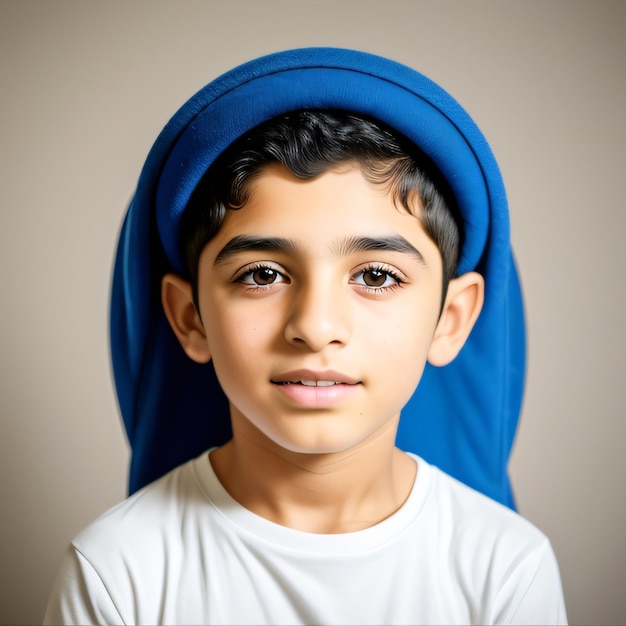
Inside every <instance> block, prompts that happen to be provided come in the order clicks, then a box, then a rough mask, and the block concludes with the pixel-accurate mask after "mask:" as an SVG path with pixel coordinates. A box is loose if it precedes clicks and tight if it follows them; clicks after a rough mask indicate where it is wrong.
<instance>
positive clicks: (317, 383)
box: [300, 380, 339, 387]
mask: <svg viewBox="0 0 626 626" xmlns="http://www.w3.org/2000/svg"><path fill="white" fill-rule="evenodd" d="M300 384H301V385H306V386H307V387H331V386H332V385H338V384H339V383H336V382H335V381H333V380H301V381H300Z"/></svg>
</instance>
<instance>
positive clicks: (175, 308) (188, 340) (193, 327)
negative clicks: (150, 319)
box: [161, 274, 211, 363]
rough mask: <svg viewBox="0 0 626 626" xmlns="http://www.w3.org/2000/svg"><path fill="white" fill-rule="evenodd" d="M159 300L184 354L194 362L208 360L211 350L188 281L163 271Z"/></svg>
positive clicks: (206, 361) (205, 361)
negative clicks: (164, 273)
mask: <svg viewBox="0 0 626 626" xmlns="http://www.w3.org/2000/svg"><path fill="white" fill-rule="evenodd" d="M161 302H162V304H163V310H164V311H165V316H166V317H167V321H168V322H169V323H170V326H171V327H172V330H173V331H174V334H175V335H176V337H177V338H178V341H179V342H180V345H181V346H182V347H183V350H184V351H185V353H186V354H187V356H188V357H189V358H190V359H192V360H193V361H195V362H196V363H208V361H210V359H211V352H210V351H209V344H208V342H207V338H206V333H205V331H204V325H203V324H202V320H201V318H200V314H199V313H198V310H197V309H196V305H195V304H194V302H193V295H192V289H191V285H190V283H189V282H188V281H186V280H183V279H182V278H181V277H180V276H177V275H176V274H166V275H165V276H164V277H163V280H162V281H161Z"/></svg>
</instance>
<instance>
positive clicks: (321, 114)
mask: <svg viewBox="0 0 626 626" xmlns="http://www.w3.org/2000/svg"><path fill="white" fill-rule="evenodd" d="M348 161H356V162H357V163H359V165H360V167H361V170H362V172H363V175H364V176H365V177H366V178H367V179H368V180H369V181H371V182H373V183H376V184H381V185H388V186H389V189H390V191H391V193H392V194H393V195H394V198H395V200H396V202H399V203H400V204H401V205H402V206H403V207H404V208H405V209H406V210H407V211H409V212H410V213H414V208H412V207H414V206H415V203H416V198H415V194H416V193H417V195H418V197H419V200H420V201H421V204H422V211H421V216H420V219H421V220H422V223H423V224H424V228H425V230H426V232H427V234H428V235H429V237H430V238H431V239H432V240H433V241H434V243H435V244H436V245H437V247H438V248H439V251H440V253H441V258H442V265H443V295H442V298H445V294H446V291H447V286H448V282H449V281H450V279H452V278H454V276H455V274H456V270H457V265H458V261H459V255H460V249H461V245H462V221H461V219H460V217H459V213H458V210H457V208H456V204H455V202H454V198H453V196H452V194H451V193H450V191H449V188H448V185H447V183H446V181H445V179H444V178H443V177H442V176H441V174H440V173H439V171H438V170H437V168H436V167H435V166H434V165H433V164H432V162H431V161H430V160H429V159H428V158H427V157H426V156H425V155H424V154H423V153H421V152H420V151H419V150H417V148H416V147H415V146H414V145H413V144H412V143H410V142H409V141H408V140H406V139H404V138H403V137H401V136H400V135H398V134H397V133H395V132H393V131H390V130H389V129H387V128H386V127H384V126H383V125H382V124H380V123H379V122H375V121H373V120H370V119H367V118H364V117H361V116H357V115H355V114H352V113H346V112H343V111H296V112H292V113H288V114H285V115H282V116H280V117H278V118H275V119H273V120H270V121H269V122H265V123H264V124H261V125H260V126H258V127H256V128H255V129H253V130H252V131H250V132H249V133H248V134H247V135H244V136H243V137H241V138H240V139H238V140H237V141H235V142H234V143H233V144H232V145H231V146H230V147H229V148H228V149H227V150H226V151H224V153H223V154H222V155H221V156H220V157H219V158H218V159H217V160H216V161H215V163H214V164H213V165H212V166H211V167H210V168H209V170H208V172H207V173H206V174H205V175H204V177H203V178H202V179H201V181H200V182H199V184H198V186H197V187H196V189H195V190H194V192H193V194H192V196H191V198H190V200H189V203H188V205H187V207H186V209H185V212H184V213H183V217H182V221H181V231H180V248H181V254H182V257H183V259H184V260H185V263H186V266H187V271H188V274H189V278H190V280H191V283H192V288H193V292H194V299H195V301H196V303H197V279H198V275H197V274H198V261H199V258H200V254H201V252H202V250H203V249H204V247H205V245H206V244H207V243H208V242H209V241H210V240H211V239H212V238H213V237H214V236H215V235H216V233H217V231H218V230H219V228H220V226H221V225H222V221H223V219H224V216H225V215H226V211H227V210H237V209H239V208H241V207H243V206H244V205H245V203H246V201H247V199H248V194H249V188H250V182H251V181H252V180H253V179H254V178H255V177H256V176H258V175H259V174H260V173H261V172H262V170H263V167H264V166H265V165H267V164H268V163H280V164H282V165H283V166H285V167H286V168H287V169H289V170H290V171H291V172H292V173H293V174H294V175H295V176H297V177H299V178H303V179H307V178H313V177H315V176H317V175H318V174H321V173H323V172H324V171H326V170H327V169H329V168H330V167H332V166H334V165H337V164H340V163H345V162H348Z"/></svg>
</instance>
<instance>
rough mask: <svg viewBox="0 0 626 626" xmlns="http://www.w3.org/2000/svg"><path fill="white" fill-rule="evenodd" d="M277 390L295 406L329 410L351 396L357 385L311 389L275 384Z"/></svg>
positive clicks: (305, 386) (306, 386) (296, 385)
mask: <svg viewBox="0 0 626 626" xmlns="http://www.w3.org/2000/svg"><path fill="white" fill-rule="evenodd" d="M276 387H277V389H278V390H279V391H280V392H281V393H282V394H283V395H285V396H287V398H289V399H290V400H291V401H292V402H294V403H295V404H297V405H299V406H301V407H305V408H311V409H329V408H332V407H334V406H336V405H337V404H339V403H341V402H343V401H344V400H345V399H346V398H348V397H349V396H351V395H352V394H353V393H354V392H355V391H356V389H357V388H358V387H359V385H358V384H357V385H348V384H343V383H341V384H339V385H330V386H328V387H312V386H309V385H298V384H288V385H280V384H276Z"/></svg>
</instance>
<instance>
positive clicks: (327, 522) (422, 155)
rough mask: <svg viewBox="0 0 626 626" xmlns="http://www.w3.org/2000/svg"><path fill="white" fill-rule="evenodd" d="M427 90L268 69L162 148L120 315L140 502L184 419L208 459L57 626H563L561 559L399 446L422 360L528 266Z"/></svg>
mask: <svg viewBox="0 0 626 626" xmlns="http://www.w3.org/2000/svg"><path fill="white" fill-rule="evenodd" d="M408 72H410V71H409V70H407V69H406V68H401V67H398V66H396V65H395V64H391V63H389V62H387V61H385V60H379V59H376V58H374V57H370V56H368V55H361V54H359V53H353V52H350V51H336V50H305V51H293V52H290V53H283V54H278V55H273V56H271V57H267V58H265V59H260V60H258V61H256V62H252V63H251V64H249V65H247V66H245V67H244V68H243V69H238V70H235V71H234V72H233V73H230V74H228V75H226V76H225V77H223V78H222V79H220V80H219V81H218V82H216V83H214V84H213V85H210V86H209V87H208V88H207V90H205V91H204V92H202V93H203V95H202V96H196V98H195V99H192V100H191V101H190V104H188V105H187V108H183V109H181V111H180V112H179V113H178V114H177V116H176V117H175V119H176V120H177V121H176V122H175V123H174V124H173V125H170V126H169V127H168V128H166V130H165V131H164V134H162V136H161V137H160V138H159V140H158V141H157V144H155V150H156V152H153V153H152V156H151V157H149V159H148V162H147V165H146V168H145V169H144V172H143V174H142V180H141V181H140V185H139V189H138V194H137V196H136V198H135V201H134V205H133V207H131V209H130V211H129V216H128V217H127V221H126V224H125V229H124V232H123V233H122V237H121V245H120V248H121V249H122V253H121V257H120V256H118V265H117V268H116V278H115V282H114V294H113V318H112V321H113V328H112V333H113V350H114V355H113V356H114V367H115V370H116V383H117V385H118V394H119V395H120V404H121V406H122V411H123V413H124V417H125V419H126V421H127V428H128V431H129V436H130V438H131V442H132V444H133V447H134V450H133V455H134V458H133V468H132V470H131V489H133V490H134V489H135V488H137V487H140V486H142V484H145V483H146V482H148V481H149V480H151V479H152V478H156V477H157V476H158V475H161V474H163V473H164V467H165V466H166V465H167V464H169V465H176V464H177V461H178V460H179V459H176V454H178V453H179V452H178V450H179V449H180V446H181V444H180V441H181V439H178V440H172V438H175V437H176V436H180V435H179V433H180V432H183V433H186V437H187V438H188V433H189V432H193V428H195V426H193V425H192V426H189V423H188V422H189V416H190V415H192V416H194V417H193V420H197V421H198V422H199V423H201V424H202V426H201V427H200V430H198V431H197V432H206V429H207V428H208V429H209V431H211V432H210V433H209V435H210V436H208V437H203V439H202V441H200V445H202V447H203V448H210V449H209V450H208V451H204V452H202V454H200V453H198V455H197V456H196V457H195V458H193V459H192V460H190V461H187V459H188V458H189V456H188V453H189V452H188V451H189V450H192V449H193V445H194V444H195V442H192V445H191V446H187V452H186V453H181V454H186V455H187V459H183V460H185V461H187V462H186V463H184V464H183V465H182V466H179V467H178V468H177V469H174V470H172V471H169V472H168V473H166V474H165V476H162V477H160V478H158V479H157V480H156V481H155V482H152V483H151V484H149V485H148V486H147V487H144V488H142V489H140V490H139V491H138V492H137V493H136V494H134V495H133V496H131V497H130V498H129V499H128V500H127V501H126V502H124V503H122V504H121V505H119V506H118V507H116V508H115V509H113V510H112V511H110V512H109V513H107V514H106V515H105V516H104V517H102V518H101V519H100V520H98V521H97V522H95V523H94V524H93V525H92V526H90V527H89V528H88V529H87V530H86V531H84V532H83V533H82V534H81V535H80V536H79V537H78V538H77V539H76V540H75V541H74V542H73V545H72V547H71V549H70V551H69V553H68V556H67V558H66V561H65V563H64V569H63V573H62V576H61V577H60V579H59V581H60V582H59V585H58V588H57V590H55V592H54V594H53V597H52V599H51V603H50V606H49V609H48V614H47V617H46V620H47V621H49V622H51V623H52V622H57V623H61V622H74V623H120V624H122V623H123V624H127V623H151V624H153V623H185V624H191V623H222V624H223V623H248V624H249V623H269V624H278V623H289V624H293V623H307V624H314V623H315V624H321V623H328V624H355V623H380V624H382V623H384V624H392V623H405V624H417V623H431V624H432V623H446V624H449V623H463V624H465V623H479V624H485V623H564V622H565V610H564V606H563V600H562V594H561V588H560V580H559V574H558V568H557V566H556V562H555V559H554V555H553V553H552V550H551V548H550V545H549V543H548V541H547V540H546V539H545V537H543V535H541V533H540V532H539V531H537V530H536V529H535V528H533V527H532V526H531V525H530V524H528V523H527V522H525V521H524V520H522V519H521V518H520V517H519V516H517V514H515V513H513V512H512V511H510V510H509V509H507V508H505V507H503V506H501V505H500V504H497V503H496V502H494V501H492V500H490V499H488V498H486V497H485V496H483V495H479V494H478V493H477V492H476V491H474V490H472V489H470V488H468V487H466V486H464V485H462V484H461V483H458V482H457V481H456V480H454V479H452V478H451V477H449V476H447V475H446V474H444V473H443V472H441V471H440V470H438V469H437V468H436V467H435V466H433V465H430V464H429V463H427V462H426V461H425V460H424V459H422V458H421V457H418V456H417V455H415V454H411V453H408V454H407V453H405V452H402V451H400V449H398V448H396V447H395V445H394V444H395V441H396V437H397V431H398V426H399V420H400V411H401V410H402V409H403V407H404V406H405V405H407V403H410V402H411V401H412V398H413V396H414V390H415V388H416V386H417V385H418V383H420V388H422V385H423V384H424V380H422V381H421V382H420V379H421V378H422V372H423V371H424V368H425V366H426V363H427V361H428V362H429V363H430V364H431V365H434V366H447V364H448V363H451V362H452V361H453V360H454V359H455V357H457V355H458V354H459V352H460V351H461V350H462V349H463V348H464V345H465V344H467V346H466V347H465V348H464V349H465V350H467V347H470V348H471V347H472V341H474V343H475V342H476V337H478V339H479V345H482V344H481V341H480V340H481V338H483V337H484V336H485V335H488V334H489V333H493V332H494V328H493V327H489V328H486V327H485V326H484V324H485V321H484V320H485V319H487V320H489V319H496V320H500V314H502V313H503V311H505V310H506V307H503V305H502V301H503V298H502V297H500V299H498V297H497V296H494V294H493V290H494V286H493V285H494V284H495V285H496V287H497V286H498V275H497V272H494V269H493V268H494V266H496V267H497V269H499V270H500V271H501V272H502V269H503V268H502V267H500V266H499V265H498V263H497V261H499V262H500V263H502V258H499V259H497V258H495V259H494V252H493V250H494V249H496V250H497V249H498V246H499V245H503V246H504V250H505V255H504V258H505V259H506V260H507V261H509V260H510V259H509V256H508V254H506V253H508V249H506V245H504V244H503V243H502V242H503V240H504V239H506V237H504V236H503V235H502V232H501V230H500V229H501V224H502V222H501V221H500V222H499V221H498V220H499V219H500V220H501V215H498V214H497V211H495V210H494V208H493V207H495V206H497V205H498V202H501V201H502V200H501V198H498V194H497V184H496V183H494V182H493V179H494V177H495V178H496V179H497V176H495V174H494V173H493V171H489V168H488V167H485V163H486V162H488V156H485V154H486V153H485V152H484V150H485V148H484V146H483V145H482V144H481V143H480V138H476V137H474V140H473V143H472V145H471V148H472V149H471V150H468V146H467V145H465V146H464V147H463V146H462V145H461V143H460V142H459V141H458V137H457V135H458V134H459V131H458V129H457V128H458V124H459V120H462V121H463V123H465V124H467V120H466V119H465V117H463V116H464V114H462V113H459V112H458V111H457V110H456V109H455V107H451V109H450V110H449V111H448V112H449V113H451V115H452V116H453V117H452V118H450V117H449V116H446V117H445V119H443V120H442V119H438V120H437V124H436V125H435V124H433V119H434V118H433V113H432V111H427V110H424V109H423V108H422V110H419V109H420V107H422V105H421V104H416V102H417V101H418V100H419V102H423V98H424V94H421V95H420V97H419V98H418V97H417V94H415V93H413V94H411V95H410V96H407V94H406V85H404V87H403V88H402V89H398V84H399V83H403V82H405V81H407V80H408V81H415V80H419V81H422V80H423V79H422V77H419V79H417V78H415V76H414V75H413V74H410V77H409V78H407V77H408V76H409V73H408ZM392 79H393V80H395V81H396V83H395V84H394V85H393V86H391V85H390V83H391V82H392ZM365 87H370V89H364V88H365ZM372 88H373V89H372ZM429 88H430V89H432V86H430V85H429ZM437 95H438V96H439V97H441V94H440V93H439V92H437ZM252 96H254V97H253V98H252ZM405 97H408V98H409V102H410V104H411V110H419V115H417V114H409V115H408V117H406V116H405V108H404V107H403V105H404V104H405V103H404V99H405ZM389 98H392V99H393V100H394V101H393V106H391V107H390V106H389V104H388V102H389ZM435 100H436V99H435ZM372 103H373V104H372ZM443 108H445V107H443ZM394 110H400V111H402V113H400V114H398V115H396V114H395V113H394ZM446 120H447V121H446ZM450 121H452V122H453V123H452V124H450ZM446 124H450V128H448V127H447V126H446ZM455 124H457V126H456V127H455ZM434 126H437V129H435V130H433V128H434ZM441 126H444V127H445V128H446V130H444V131H443V132H441V131H440V130H439V129H440V127H441ZM415 128H418V129H419V131H415ZM454 133H456V135H455V134H454ZM435 135H437V137H439V139H438V141H439V144H438V146H434V145H433V142H434V141H435V139H434V137H435ZM441 137H443V139H442V138H441ZM481 151H483V153H482V155H481ZM476 154H478V155H479V157H478V159H479V161H481V159H482V161H481V162H480V165H481V168H479V169H480V176H479V175H475V176H474V175H472V176H470V175H468V173H467V170H468V169H471V168H472V167H473V168H474V169H475V168H476V163H475V161H474V165H470V163H471V159H475V155H476ZM157 155H158V156H157ZM466 165H467V167H465V166H466ZM485 178H487V179H489V180H488V182H487V184H486V187H487V191H486V190H485V182H484V179H485ZM476 181H478V182H476ZM480 185H483V187H482V188H481V187H480ZM481 206H482V208H481ZM484 206H490V207H491V208H490V211H491V212H492V213H496V214H490V215H489V219H488V220H484V221H488V222H489V225H488V228H487V229H484V228H483V231H482V235H481V234H480V232H481V225H480V223H481V218H480V211H481V210H483V211H484ZM151 224H152V225H153V226H152V228H151V227H150V225H151ZM499 224H500V225H499ZM137 232H140V236H139V237H137V236H135V233H137ZM486 233H488V237H487V234H486ZM142 237H143V238H142ZM148 237H150V238H149V239H148ZM142 241H143V243H142ZM146 241H148V244H146ZM142 246H143V247H142ZM498 254H499V253H498ZM498 254H496V257H497V256H498ZM120 259H121V260H120ZM146 259H148V260H149V266H150V271H148V272H146V271H145V269H146V266H145V265H143V266H142V263H145V262H146ZM131 261H132V262H131ZM137 268H139V269H137ZM476 268H478V269H480V270H481V271H480V272H478V271H475V270H476ZM505 268H507V269H508V268H509V266H508V265H505ZM146 273H147V274H148V276H147V278H146ZM503 273H504V274H506V273H507V272H503ZM492 278H493V279H492ZM491 279H492V280H491ZM122 284H123V285H124V286H125V290H122V289H121V287H120V285H122ZM138 285H142V286H143V287H142V289H143V291H141V290H139V289H137V286H138ZM146 285H148V287H149V288H146ZM507 285H508V283H506V282H504V281H502V279H500V285H499V286H500V287H501V289H500V290H501V291H504V290H505V287H507ZM490 286H491V287H490ZM132 287H134V288H135V289H134V291H139V292H140V295H139V296H138V295H137V294H136V293H133V289H132ZM507 288H508V287H507ZM490 289H491V291H490ZM122 291H123V292H124V296H123V298H120V293H121V292H122ZM155 293H158V294H159V295H160V305H158V303H156V302H155V301H154V300H151V299H150V298H151V297H154V295H155ZM146 294H147V295H146ZM122 299H123V300H124V307H125V308H120V307H118V308H116V302H118V300H120V301H121V300H122ZM129 301H130V303H129ZM483 304H484V306H483ZM507 306H509V307H512V308H514V306H513V305H511V304H510V303H508V304H507ZM120 310H122V311H123V312H124V315H122V313H120ZM494 311H495V313H494ZM137 320H139V322H137ZM165 320H167V325H166V323H165ZM131 322H135V323H138V326H137V327H135V326H134V325H133V323H131ZM480 323H482V324H483V326H482V327H481V326H480ZM119 326H123V332H124V333H127V337H131V339H128V338H127V339H126V340H125V341H122V339H120V336H121V333H122V331H120V330H119ZM475 327H476V329H475ZM476 330H478V334H476ZM496 331H497V328H496ZM495 334H496V339H497V332H495ZM137 335H139V336H140V337H139V340H138V339H137ZM470 336H471V337H472V340H471V341H470V340H469V339H468V338H469V337H470ZM505 337H508V335H506V333H505ZM174 342H176V343H174ZM121 344H123V346H124V349H123V350H122V348H120V345H121ZM178 346H180V347H182V351H181V350H180V349H179V347H178ZM485 352H488V350H487V349H485ZM122 355H124V358H125V359H126V360H127V361H128V362H127V363H126V362H125V361H124V359H123V358H122ZM181 356H184V358H185V359H186V360H185V361H182V360H181V361H177V360H176V359H179V358H180V357H181ZM483 356H484V355H483V354H482V353H481V355H480V358H483ZM464 358H466V357H464ZM495 362H496V363H499V361H497V360H496V361H495ZM137 363H139V364H140V365H139V366H138V365H137ZM182 363H185V365H184V366H183V365H182ZM208 364H210V365H211V367H213V368H214V373H215V376H216V377H217V380H219V384H220V387H221V389H222V390H223V393H224V396H225V398H226V399H227V403H228V415H229V425H230V427H231V429H232V431H231V432H230V433H225V432H224V431H222V432H218V429H219V428H222V425H221V424H219V423H218V424H216V423H215V422H219V420H220V419H221V418H220V417H219V416H221V415H222V411H221V407H219V406H217V407H215V406H212V404H213V403H214V402H215V400H214V393H213V389H212V388H211V385H212V382H211V379H210V376H212V375H213V370H208V369H207V365H208ZM182 367H184V368H185V369H184V370H181V369H180V368H182ZM142 368H145V369H142ZM137 371H139V372H140V375H139V376H137V375H135V376H134V377H133V376H132V375H131V374H132V373H133V372H137ZM145 371H148V374H146V373H145ZM439 371H441V372H444V371H446V368H443V369H441V370H438V371H437V373H439ZM453 374H454V372H453ZM500 374H501V375H502V372H500ZM440 379H442V378H441V377H440ZM128 380H131V381H132V383H133V384H132V385H131V384H130V383H129V382H128ZM155 380H158V381H160V383H161V384H160V385H157V386H156V387H153V385H154V384H155ZM148 382H150V384H149V385H148ZM426 382H428V381H426ZM499 384H502V383H499ZM456 390H457V389H456V388H452V392H454V391H456ZM480 391H481V390H475V393H476V395H480ZM452 392H451V391H450V390H448V394H450V393H452ZM433 395H435V396H436V395H437V392H435V393H434V394H433ZM157 404H158V406H155V405H157ZM137 405H139V407H140V408H139V409H138V408H136V407H137ZM129 407H132V408H129ZM129 411H130V414H132V418H129V417H127V416H128V415H129ZM133 411H134V412H133ZM216 416H217V417H216ZM421 419H423V420H424V421H431V420H435V419H438V414H436V413H435V412H429V413H428V414H427V416H426V417H422V418H421ZM448 419H452V421H451V422H450V423H453V421H454V420H455V419H458V420H460V419H462V418H461V417H456V416H452V418H450V417H448ZM193 420H192V421H193ZM500 421H503V420H502V417H500ZM155 424H156V425H157V426H158V428H157V426H155ZM202 428H204V429H205V431H202ZM170 429H171V430H170ZM189 429H191V430H189ZM164 433H165V434H164ZM220 437H224V438H225V439H226V441H225V442H221V441H219V442H218V441H217V440H218V439H219V438H220ZM448 438H455V437H454V436H453V435H452V433H450V435H449V436H448ZM506 438H507V436H506V435H505V440H506ZM487 439H489V437H487ZM146 441H147V442H148V443H147V444H146V443H145V442H146ZM139 442H144V443H143V444H142V443H139ZM207 442H208V445H207ZM217 443H221V444H222V445H216V444H217ZM501 443H502V442H501ZM142 446H143V447H142ZM168 446H169V449H172V448H174V449H176V450H177V451H175V452H174V453H170V457H169V458H167V459H166V460H165V461H164V460H163V458H164V456H165V454H166V453H163V451H165V450H166V449H167V448H168ZM155 449H156V450H158V451H159V452H158V454H156V455H154V450H155ZM151 450H152V452H151ZM151 454H153V455H154V461H153V460H152V458H151V456H150V455H151ZM507 454H508V450H507ZM495 456H497V454H496V455H495ZM159 464H161V465H159ZM487 467H489V464H487ZM146 468H147V469H146ZM167 469H169V468H167ZM151 473H153V474H156V475H155V476H151V475H150V474H151ZM486 473H488V472H486ZM477 474H478V476H479V477H478V479H477V481H478V482H480V480H481V473H480V472H477ZM498 480H500V481H501V480H502V475H500V476H499V477H495V478H494V483H493V484H498ZM484 484H485V485H487V487H486V488H485V491H487V492H488V491H489V489H490V486H489V485H492V483H490V482H489V481H488V480H487V481H485V483H484ZM507 484H508V483H507ZM497 495H498V496H499V498H500V499H501V500H503V501H506V500H507V495H508V491H507V488H506V486H502V485H501V491H500V492H499V493H498V494H497Z"/></svg>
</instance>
